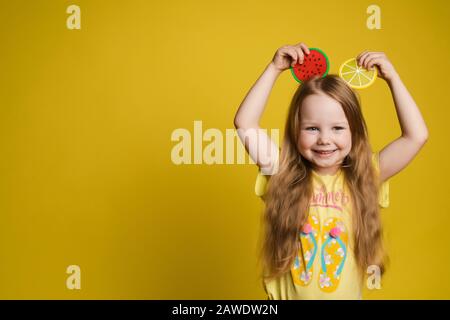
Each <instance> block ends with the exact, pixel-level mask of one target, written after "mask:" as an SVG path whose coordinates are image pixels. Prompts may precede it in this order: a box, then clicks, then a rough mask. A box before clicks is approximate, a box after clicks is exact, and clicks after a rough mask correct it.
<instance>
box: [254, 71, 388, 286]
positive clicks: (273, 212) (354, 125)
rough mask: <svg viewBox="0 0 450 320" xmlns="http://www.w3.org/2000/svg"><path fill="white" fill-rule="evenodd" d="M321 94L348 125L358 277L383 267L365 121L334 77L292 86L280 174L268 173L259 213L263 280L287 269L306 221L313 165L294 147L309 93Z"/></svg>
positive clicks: (348, 175)
mask: <svg viewBox="0 0 450 320" xmlns="http://www.w3.org/2000/svg"><path fill="white" fill-rule="evenodd" d="M318 93H324V94H326V95H328V96H329V97H331V98H333V99H334V100H336V101H337V102H339V103H340V104H341V106H342V108H343V111H344V113H345V116H346V118H347V121H348V123H349V126H350V130H351V138H352V148H351V151H350V153H349V154H348V156H347V157H346V162H347V161H348V162H349V164H348V165H344V166H342V170H343V173H344V177H345V183H346V184H347V187H348V189H349V191H350V196H351V198H352V200H353V201H352V206H353V214H352V228H353V236H354V238H353V240H354V251H353V252H354V256H355V260H356V263H357V266H358V270H359V271H360V277H361V280H362V279H363V277H364V274H365V272H366V270H367V267H368V266H369V265H377V266H378V267H380V270H381V272H382V273H383V272H384V270H385V263H386V262H387V256H386V254H385V251H384V249H383V240H382V224H381V219H380V212H379V206H378V192H379V183H380V182H379V179H378V177H377V175H376V171H375V169H374V168H373V164H372V150H371V147H370V144H369V137H368V131H367V126H366V122H365V120H364V117H363V114H362V111H361V107H360V102H359V98H358V96H357V95H356V94H355V92H354V91H353V90H352V89H351V88H350V87H349V86H348V85H347V84H346V83H345V82H344V81H343V80H342V79H341V78H339V77H338V76H336V75H328V76H326V77H324V78H318V77H315V78H312V79H310V80H309V81H306V82H305V83H303V84H301V85H300V86H299V87H298V89H297V90H296V92H295V94H294V96H293V98H292V101H291V104H290V107H289V112H288V116H287V120H286V127H285V133H284V138H283V142H282V146H281V153H280V160H279V168H278V172H277V173H276V174H274V175H272V176H271V177H270V180H269V183H268V188H267V192H266V194H265V195H264V197H263V199H264V201H265V212H264V215H263V219H262V222H263V232H262V234H263V238H262V246H261V251H260V256H259V258H260V260H262V267H263V270H262V271H263V275H262V276H263V277H264V278H265V279H267V280H269V279H273V278H276V277H279V276H281V275H282V274H284V273H286V272H288V271H289V270H290V269H291V266H292V264H293V262H294V259H295V257H296V255H297V254H298V248H299V247H298V246H299V239H298V232H299V230H301V228H302V226H303V225H304V224H305V223H306V221H307V219H308V208H309V201H310V199H311V196H312V192H313V190H312V172H311V171H312V166H311V164H310V162H309V161H308V160H306V159H305V158H303V157H302V155H301V154H300V152H299V150H298V147H297V145H298V143H297V142H298V138H299V134H300V122H301V112H300V110H301V106H302V102H303V100H304V99H305V98H306V97H307V96H309V95H312V94H318Z"/></svg>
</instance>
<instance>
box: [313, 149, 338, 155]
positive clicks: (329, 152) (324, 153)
mask: <svg viewBox="0 0 450 320" xmlns="http://www.w3.org/2000/svg"><path fill="white" fill-rule="evenodd" d="M336 150H337V149H336ZM336 150H328V151H319V150H313V151H314V152H315V153H316V154H318V155H319V156H320V157H329V156H330V155H331V154H333V153H334V152H335V151H336Z"/></svg>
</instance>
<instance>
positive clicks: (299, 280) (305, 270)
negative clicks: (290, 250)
mask: <svg viewBox="0 0 450 320" xmlns="http://www.w3.org/2000/svg"><path fill="white" fill-rule="evenodd" d="M318 237H319V219H318V218H317V216H316V215H311V214H310V215H309V217H308V222H307V223H306V224H305V225H304V226H303V229H302V231H301V232H300V233H299V240H300V243H301V246H300V248H299V250H298V254H297V256H296V257H295V261H294V265H293V266H292V268H291V275H292V278H293V280H294V283H296V284H298V285H301V286H307V285H308V284H309V283H310V282H311V279H312V275H313V264H314V259H315V258H316V256H317V255H318V254H319V252H318V251H319V250H318V249H319V248H318V243H317V239H318Z"/></svg>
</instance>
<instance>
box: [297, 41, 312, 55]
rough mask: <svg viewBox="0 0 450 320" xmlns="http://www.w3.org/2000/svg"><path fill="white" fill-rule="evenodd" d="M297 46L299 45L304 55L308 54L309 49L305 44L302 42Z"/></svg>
mask: <svg viewBox="0 0 450 320" xmlns="http://www.w3.org/2000/svg"><path fill="white" fill-rule="evenodd" d="M298 45H299V47H300V48H301V49H302V50H303V52H304V53H306V54H310V52H309V48H308V46H307V45H306V44H304V43H303V42H302V43H299V44H298Z"/></svg>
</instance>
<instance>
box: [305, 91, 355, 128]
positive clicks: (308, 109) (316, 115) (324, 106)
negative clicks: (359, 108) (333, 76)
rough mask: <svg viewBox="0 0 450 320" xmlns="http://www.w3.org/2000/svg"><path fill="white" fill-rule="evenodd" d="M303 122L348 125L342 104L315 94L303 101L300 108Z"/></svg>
mask: <svg viewBox="0 0 450 320" xmlns="http://www.w3.org/2000/svg"><path fill="white" fill-rule="evenodd" d="M300 113H301V120H302V122H306V121H318V122H330V121H331V122H344V123H347V118H346V116H345V113H344V110H343V109H342V106H341V104H340V103H339V102H338V101H336V100H334V99H333V98H331V97H329V96H326V95H324V94H313V95H310V96H308V97H306V98H305V99H304V100H303V103H302V107H301V108H300Z"/></svg>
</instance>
